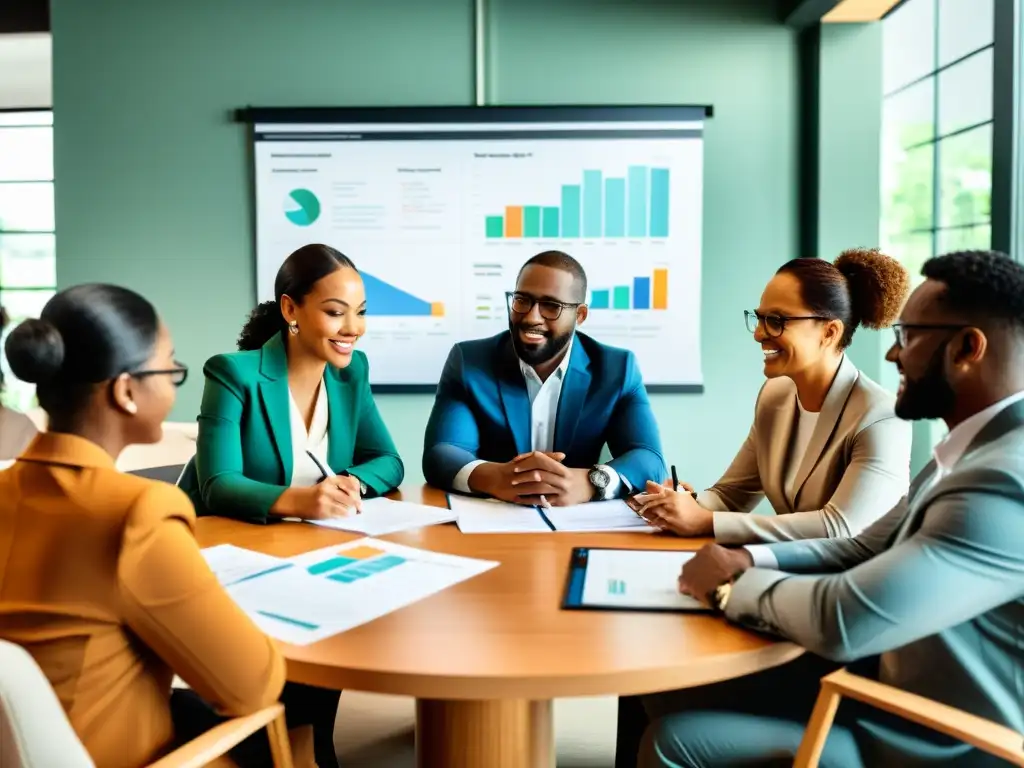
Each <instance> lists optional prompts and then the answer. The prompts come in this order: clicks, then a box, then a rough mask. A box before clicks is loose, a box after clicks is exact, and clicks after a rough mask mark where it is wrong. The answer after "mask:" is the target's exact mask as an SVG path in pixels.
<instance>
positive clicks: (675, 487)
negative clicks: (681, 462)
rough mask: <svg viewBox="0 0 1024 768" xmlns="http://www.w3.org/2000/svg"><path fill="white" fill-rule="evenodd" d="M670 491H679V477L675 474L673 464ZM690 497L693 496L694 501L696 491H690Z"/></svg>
mask: <svg viewBox="0 0 1024 768" xmlns="http://www.w3.org/2000/svg"><path fill="white" fill-rule="evenodd" d="M672 490H673V491H678V490H679V475H677V474H676V465H675V464H673V465H672ZM690 495H691V496H693V499H694V501H696V500H697V492H696V491H690Z"/></svg>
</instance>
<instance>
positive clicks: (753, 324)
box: [743, 309, 832, 338]
mask: <svg viewBox="0 0 1024 768" xmlns="http://www.w3.org/2000/svg"><path fill="white" fill-rule="evenodd" d="M743 319H744V321H745V322H746V324H747V330H748V331H750V332H751V333H756V332H757V326H759V325H761V324H762V323H763V324H764V332H765V333H767V334H768V335H769V336H770V337H772V338H777V337H779V336H781V335H782V334H783V332H784V331H785V330H786V323H788V322H790V321H792V320H831V319H832V318H831V317H825V316H824V315H774V314H773V315H762V314H761V313H760V312H758V311H757V310H756V309H755V310H750V309H746V310H744V311H743Z"/></svg>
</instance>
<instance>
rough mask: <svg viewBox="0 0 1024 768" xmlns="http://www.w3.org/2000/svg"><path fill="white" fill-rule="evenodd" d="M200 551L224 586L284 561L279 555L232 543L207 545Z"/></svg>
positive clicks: (255, 574)
mask: <svg viewBox="0 0 1024 768" xmlns="http://www.w3.org/2000/svg"><path fill="white" fill-rule="evenodd" d="M202 553H203V557H204V558H205V559H206V564H207V565H208V566H210V570H211V571H213V575H214V576H216V577H217V581H219V582H220V583H221V584H222V585H224V586H225V587H226V586H228V585H230V584H234V583H236V582H239V581H242V580H244V579H251V578H252V577H253V576H259V575H260V574H261V573H266V572H267V571H270V570H273V569H275V568H279V567H281V566H282V565H284V564H285V562H286V561H284V560H282V559H281V558H279V557H274V556H273V555H265V554H263V553H262V552H253V551H252V550H251V549H242V548H241V547H236V546H235V545H234V544H218V545H217V546H215V547H207V548H206V549H204V550H202Z"/></svg>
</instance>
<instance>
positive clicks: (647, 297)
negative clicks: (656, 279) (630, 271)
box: [633, 277, 651, 309]
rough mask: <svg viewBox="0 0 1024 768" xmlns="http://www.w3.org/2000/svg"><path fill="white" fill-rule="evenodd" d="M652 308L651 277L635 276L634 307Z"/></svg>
mask: <svg viewBox="0 0 1024 768" xmlns="http://www.w3.org/2000/svg"><path fill="white" fill-rule="evenodd" d="M650 308H651V278H649V277H634V278H633V309H650Z"/></svg>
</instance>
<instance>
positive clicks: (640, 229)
mask: <svg viewBox="0 0 1024 768" xmlns="http://www.w3.org/2000/svg"><path fill="white" fill-rule="evenodd" d="M629 236H630V237H647V166H646V165H631V166H630V167H629Z"/></svg>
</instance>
